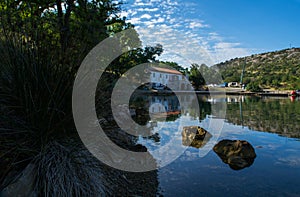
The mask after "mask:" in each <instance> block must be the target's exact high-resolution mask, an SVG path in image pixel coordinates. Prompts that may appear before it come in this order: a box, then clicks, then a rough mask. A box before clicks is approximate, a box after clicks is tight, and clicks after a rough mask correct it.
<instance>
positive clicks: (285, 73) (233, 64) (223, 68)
mask: <svg viewBox="0 0 300 197" xmlns="http://www.w3.org/2000/svg"><path fill="white" fill-rule="evenodd" d="M244 65H245V73H244V78H243V83H250V82H254V81H255V82H256V83H258V84H259V85H260V86H261V87H262V88H276V89H300V48H290V49H285V50H281V51H275V52H269V53H262V54H256V55H251V56H248V57H243V58H235V59H231V60H228V61H226V62H222V63H219V64H216V65H214V66H213V67H212V68H214V69H217V70H219V72H220V73H221V75H222V77H223V79H224V81H225V82H240V77H241V73H242V70H243V66H244Z"/></svg>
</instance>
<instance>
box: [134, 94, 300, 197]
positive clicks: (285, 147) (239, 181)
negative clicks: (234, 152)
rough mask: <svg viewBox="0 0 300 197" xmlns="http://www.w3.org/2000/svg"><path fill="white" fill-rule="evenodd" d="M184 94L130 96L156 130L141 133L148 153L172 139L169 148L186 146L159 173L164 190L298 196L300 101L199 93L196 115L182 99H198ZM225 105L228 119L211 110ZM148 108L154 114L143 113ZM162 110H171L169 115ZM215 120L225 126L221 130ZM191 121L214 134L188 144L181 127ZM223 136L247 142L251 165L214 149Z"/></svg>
mask: <svg viewBox="0 0 300 197" xmlns="http://www.w3.org/2000/svg"><path fill="white" fill-rule="evenodd" d="M182 97H183V98H176V97H174V96H135V97H134V98H132V106H131V108H134V109H136V112H137V115H138V118H136V122H139V123H140V124H145V125H148V127H149V128H151V130H152V134H153V136H152V137H148V138H141V137H140V139H139V143H141V144H143V145H145V146H146V147H147V148H148V150H149V151H150V152H151V151H155V150H156V149H159V148H160V147H162V146H165V145H167V144H168V143H170V142H172V146H171V148H170V149H169V151H170V152H171V151H176V150H178V148H179V147H181V148H183V147H185V148H186V150H185V151H184V153H183V154H182V155H180V156H179V157H178V158H177V159H176V160H175V161H173V162H172V163H170V164H169V165H167V166H165V167H163V168H161V169H160V170H159V171H158V177H159V190H160V193H162V194H163V195H164V196H200V195H203V196H208V195H209V196H253V195H256V196H266V195H268V196H270V195H271V196H300V101H299V100H297V99H296V100H294V101H291V100H290V99H289V98H257V97H242V96H236V97H234V96H227V97H214V98H212V97H207V96H199V107H200V112H199V113H197V112H195V111H193V109H182V108H181V106H180V104H179V103H180V102H179V101H181V102H182V100H184V101H185V102H194V101H192V100H189V96H188V95H183V96H182ZM224 105H225V106H226V115H225V116H224V117H221V116H218V115H216V114H218V112H213V111H214V109H218V108H219V109H221V108H222V106H224ZM220 106H221V107H220ZM222 109H223V108H222ZM142 112H146V113H142ZM148 112H150V116H147V115H143V114H148ZM163 112H168V116H167V118H165V119H164V115H166V113H163ZM179 112H180V113H179ZM139 113H140V114H139ZM215 113H216V114H215ZM141 114H142V115H141ZM150 117H151V118H152V120H151V121H149V120H150ZM212 123H213V125H212ZM215 123H217V124H220V125H222V127H221V129H220V127H215V125H214V124H215ZM193 125H197V126H201V127H203V128H205V129H206V130H208V132H210V133H211V134H212V137H211V138H210V139H208V141H207V142H206V143H204V144H202V145H201V146H200V147H199V146H198V147H196V146H194V147H193V146H187V144H189V143H187V142H186V141H185V140H186V139H184V138H183V137H182V135H181V132H182V127H183V126H193ZM174 139H175V140H174ZM222 139H228V140H246V141H247V142H249V143H250V144H251V145H252V146H253V148H254V150H255V153H256V158H255V159H254V161H253V163H252V164H249V165H250V166H248V167H245V168H242V169H239V170H233V169H232V168H230V167H229V165H228V164H226V163H224V162H223V161H222V159H221V158H220V157H219V156H218V155H217V154H216V153H215V152H214V151H213V150H212V149H213V146H214V145H215V144H216V143H217V142H219V141H221V140H222ZM172 140H173V141H172ZM154 157H156V155H154Z"/></svg>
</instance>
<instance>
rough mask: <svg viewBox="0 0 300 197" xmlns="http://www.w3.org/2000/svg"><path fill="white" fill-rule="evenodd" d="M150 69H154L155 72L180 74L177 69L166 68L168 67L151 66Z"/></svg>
mask: <svg viewBox="0 0 300 197" xmlns="http://www.w3.org/2000/svg"><path fill="white" fill-rule="evenodd" d="M150 70H152V71H156V72H163V73H169V74H176V75H181V72H179V71H177V70H175V69H174V70H172V69H168V68H160V67H151V69H150Z"/></svg>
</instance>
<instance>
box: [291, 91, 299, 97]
mask: <svg viewBox="0 0 300 197" xmlns="http://www.w3.org/2000/svg"><path fill="white" fill-rule="evenodd" d="M297 95H298V94H297V92H296V90H293V91H291V92H290V93H289V96H294V97H296V96H297Z"/></svg>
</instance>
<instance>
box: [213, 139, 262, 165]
mask: <svg viewBox="0 0 300 197" xmlns="http://www.w3.org/2000/svg"><path fill="white" fill-rule="evenodd" d="M213 150H214V151H215V153H216V154H217V155H218V156H219V157H220V158H221V159H222V161H223V162H224V163H226V164H228V165H229V166H230V168H231V169H233V170H241V169H243V168H246V167H249V166H251V165H252V164H253V162H254V159H255V157H256V154H255V150H254V148H253V146H252V145H251V144H250V143H249V142H247V141H245V140H222V141H220V142H219V143H218V144H216V145H215V146H214V148H213Z"/></svg>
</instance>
